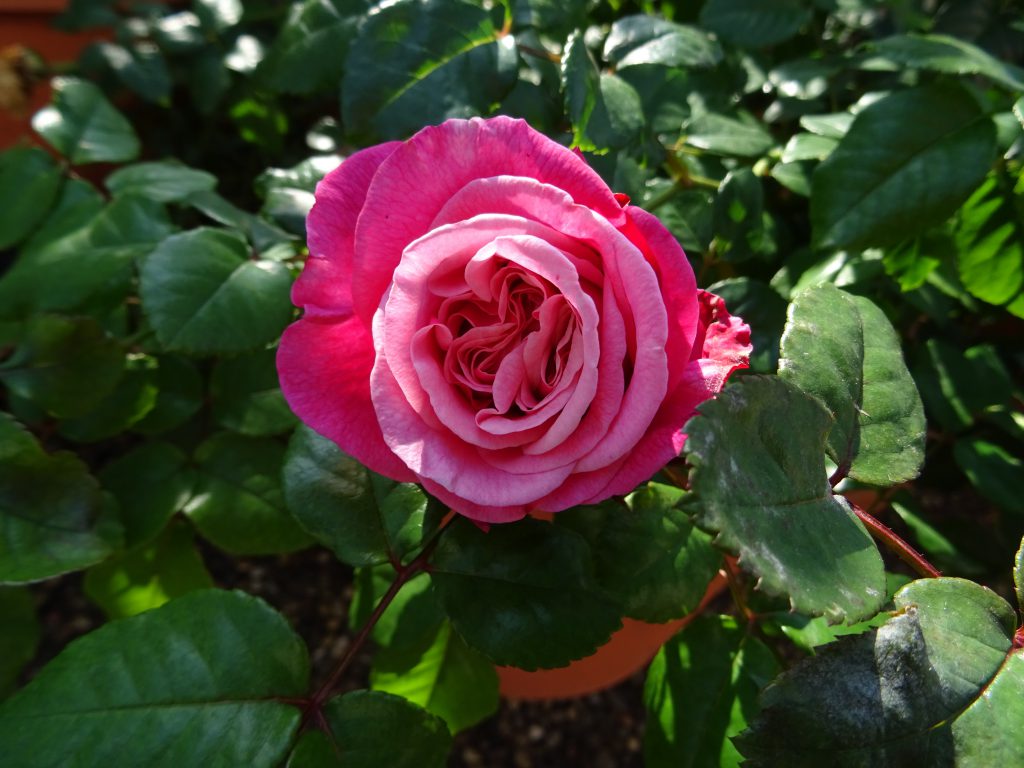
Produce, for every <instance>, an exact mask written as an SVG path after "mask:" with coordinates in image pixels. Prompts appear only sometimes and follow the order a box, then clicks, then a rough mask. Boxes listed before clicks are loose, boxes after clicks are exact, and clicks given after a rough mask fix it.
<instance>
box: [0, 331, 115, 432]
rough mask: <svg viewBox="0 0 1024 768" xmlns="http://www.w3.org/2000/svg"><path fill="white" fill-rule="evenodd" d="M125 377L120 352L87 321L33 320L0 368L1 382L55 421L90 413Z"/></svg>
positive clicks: (110, 339) (102, 333) (111, 340)
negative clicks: (58, 418) (59, 417)
mask: <svg viewBox="0 0 1024 768" xmlns="http://www.w3.org/2000/svg"><path fill="white" fill-rule="evenodd" d="M123 372H124V352H122V351H121V347H120V346H119V345H118V343H117V342H116V341H115V340H114V339H112V338H111V337H110V336H108V335H107V334H106V333H105V332H104V331H103V329H102V328H101V327H100V325H99V323H97V322H96V321H95V320H93V319H92V318H89V317H76V318H71V317H61V316H59V315H35V316H33V317H32V318H31V319H30V320H29V321H28V322H26V323H25V325H24V327H23V330H22V333H21V338H20V342H19V343H18V345H17V346H16V347H15V349H14V352H13V353H12V354H11V356H10V357H9V358H8V359H7V360H6V361H5V362H4V363H3V364H2V365H0V382H3V383H4V384H5V385H6V386H7V387H8V388H9V389H10V390H11V391H12V392H14V393H15V394H17V395H18V396H20V397H24V398H27V399H28V400H31V401H32V402H33V403H35V404H36V405H37V406H39V407H40V408H42V409H43V410H45V411H47V412H48V413H50V414H52V415H54V416H62V417H72V416H80V415H84V414H86V413H88V412H89V411H91V410H92V409H93V408H95V407H96V406H97V405H98V404H99V403H100V401H102V400H103V398H104V397H106V396H107V394H108V393H110V392H112V391H113V389H114V387H115V386H116V385H117V382H118V380H119V379H120V378H121V376H122V374H123Z"/></svg>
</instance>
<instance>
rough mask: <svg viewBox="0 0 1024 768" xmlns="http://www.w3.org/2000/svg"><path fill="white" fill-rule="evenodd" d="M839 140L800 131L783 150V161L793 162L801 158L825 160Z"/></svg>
mask: <svg viewBox="0 0 1024 768" xmlns="http://www.w3.org/2000/svg"><path fill="white" fill-rule="evenodd" d="M837 143H838V141H837V140H836V139H831V138H829V137H827V136H818V135H817V134H815V133H798V134H796V135H795V136H793V137H791V138H790V140H789V141H788V142H786V147H785V149H783V150H782V162H783V163H792V162H797V161H799V160H824V159H825V158H826V157H828V156H829V154H830V153H831V152H832V150H833V149H835V148H836V144H837Z"/></svg>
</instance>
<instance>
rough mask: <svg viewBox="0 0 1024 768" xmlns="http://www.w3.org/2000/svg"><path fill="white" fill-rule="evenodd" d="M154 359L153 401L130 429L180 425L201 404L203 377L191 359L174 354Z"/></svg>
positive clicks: (152, 430)
mask: <svg viewBox="0 0 1024 768" xmlns="http://www.w3.org/2000/svg"><path fill="white" fill-rule="evenodd" d="M157 360H158V361H159V365H158V367H157V370H156V383H157V388H158V391H157V396H156V403H155V404H154V405H153V410H151V411H150V412H149V413H147V414H146V415H145V416H144V417H143V418H142V419H141V420H140V421H138V422H136V423H135V424H134V425H133V426H132V429H133V431H135V432H140V433H142V434H144V435H156V434H160V433H162V432H166V431H168V430H170V429H174V428H175V427H178V426H180V425H181V424H183V423H184V422H186V421H188V420H189V419H190V418H191V417H192V416H193V415H194V414H195V413H196V411H198V410H199V409H200V408H201V407H202V405H203V379H202V376H200V375H199V371H198V370H197V369H196V367H195V365H194V364H193V363H192V362H191V361H189V360H187V359H185V358H183V357H178V356H176V355H162V356H160V357H159V358H157Z"/></svg>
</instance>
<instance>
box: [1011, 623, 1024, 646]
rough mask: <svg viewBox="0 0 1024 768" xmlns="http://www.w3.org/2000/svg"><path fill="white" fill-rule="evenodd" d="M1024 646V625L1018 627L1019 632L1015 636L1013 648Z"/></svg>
mask: <svg viewBox="0 0 1024 768" xmlns="http://www.w3.org/2000/svg"><path fill="white" fill-rule="evenodd" d="M1021 648H1024V626H1021V627H1017V634H1015V635H1014V636H1013V650H1015V651H1017V650H1020V649H1021Z"/></svg>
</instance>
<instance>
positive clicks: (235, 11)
mask: <svg viewBox="0 0 1024 768" xmlns="http://www.w3.org/2000/svg"><path fill="white" fill-rule="evenodd" d="M192 9H193V10H194V11H195V14H196V16H198V17H199V21H200V23H201V24H202V26H203V28H204V29H207V30H209V31H210V32H214V33H218V32H223V31H224V30H226V29H230V28H231V27H233V26H235V25H236V24H237V23H238V22H240V21H241V20H242V14H243V13H244V11H245V8H244V6H243V5H242V0H192Z"/></svg>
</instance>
